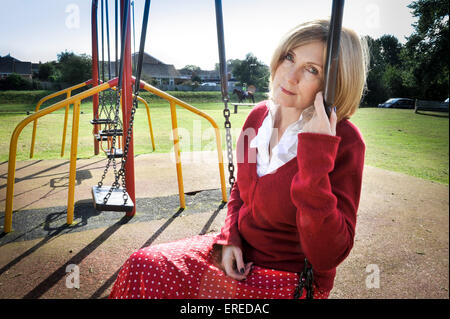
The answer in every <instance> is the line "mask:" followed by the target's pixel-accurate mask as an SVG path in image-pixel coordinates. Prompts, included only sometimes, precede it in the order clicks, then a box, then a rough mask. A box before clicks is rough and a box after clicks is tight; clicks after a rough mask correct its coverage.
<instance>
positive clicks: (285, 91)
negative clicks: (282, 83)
mask: <svg viewBox="0 0 450 319" xmlns="http://www.w3.org/2000/svg"><path fill="white" fill-rule="evenodd" d="M281 91H283V92H284V93H286V94H287V95H295V93H292V92H291V91H288V90H286V89H285V88H284V87H281Z"/></svg>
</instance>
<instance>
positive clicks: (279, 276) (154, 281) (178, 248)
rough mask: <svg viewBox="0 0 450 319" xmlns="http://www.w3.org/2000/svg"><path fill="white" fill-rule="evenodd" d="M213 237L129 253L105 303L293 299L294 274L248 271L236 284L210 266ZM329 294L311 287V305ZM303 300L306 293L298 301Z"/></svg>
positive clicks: (295, 279)
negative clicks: (109, 301)
mask: <svg viewBox="0 0 450 319" xmlns="http://www.w3.org/2000/svg"><path fill="white" fill-rule="evenodd" d="M214 237H215V236H214V235H199V236H194V237H190V238H187V239H182V240H179V241H175V242H171V243H166V244H160V245H154V246H150V247H146V248H143V249H140V250H138V251H136V252H134V253H133V254H132V255H131V256H130V257H129V258H128V260H127V261H126V262H125V263H124V265H123V266H122V268H121V270H120V272H119V275H118V277H117V279H116V282H115V283H114V286H113V289H112V291H111V294H110V296H109V297H110V298H117V299H139V298H141V299H292V298H293V295H294V289H295V287H296V285H297V283H298V274H296V273H292V272H286V271H279V270H274V269H266V268H262V267H259V266H253V269H252V271H251V272H250V274H249V275H248V276H247V279H246V280H243V281H237V280H234V279H232V278H230V277H228V276H227V275H225V274H224V273H223V272H222V270H220V269H219V268H218V267H216V266H215V265H214V264H213V263H212V246H213V243H214ZM328 295H329V292H328V291H322V290H320V289H317V287H314V299H326V298H328ZM305 297H306V291H304V292H303V295H302V297H301V298H300V299H304V298H305Z"/></svg>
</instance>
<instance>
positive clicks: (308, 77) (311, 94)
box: [272, 41, 324, 111]
mask: <svg viewBox="0 0 450 319" xmlns="http://www.w3.org/2000/svg"><path fill="white" fill-rule="evenodd" d="M323 51H324V43H323V42H319V41H317V42H312V43H309V44H305V45H302V46H300V47H297V48H295V49H293V50H291V51H289V52H288V53H287V54H286V56H285V57H283V61H282V62H281V64H280V65H279V66H278V68H277V69H276V71H275V75H274V77H273V81H272V93H273V94H272V98H273V100H274V102H275V103H276V104H280V105H281V107H292V108H298V109H299V110H302V111H303V110H304V109H306V108H307V107H309V106H311V105H313V103H314V99H315V96H316V93H317V92H319V91H320V90H321V89H322V83H323V72H324V70H323V65H322V61H323Z"/></svg>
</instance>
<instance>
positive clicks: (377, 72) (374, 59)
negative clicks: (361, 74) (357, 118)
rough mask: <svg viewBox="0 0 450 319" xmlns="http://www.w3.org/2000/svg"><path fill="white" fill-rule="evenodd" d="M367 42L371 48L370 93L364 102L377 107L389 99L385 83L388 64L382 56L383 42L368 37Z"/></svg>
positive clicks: (368, 87) (368, 85)
mask: <svg viewBox="0 0 450 319" xmlns="http://www.w3.org/2000/svg"><path fill="white" fill-rule="evenodd" d="M366 41H367V45H368V47H369V54H370V66H369V74H368V76H367V89H368V92H367V93H366V95H365V96H364V100H363V102H364V103H365V104H368V105H377V104H378V103H381V102H383V101H385V100H386V99H387V98H388V97H389V95H388V93H387V92H386V87H385V85H384V82H383V74H384V70H385V68H386V63H385V59H384V58H383V55H382V50H381V42H380V41H379V40H378V39H373V38H371V37H370V36H366Z"/></svg>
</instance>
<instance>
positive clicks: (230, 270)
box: [223, 259, 245, 280]
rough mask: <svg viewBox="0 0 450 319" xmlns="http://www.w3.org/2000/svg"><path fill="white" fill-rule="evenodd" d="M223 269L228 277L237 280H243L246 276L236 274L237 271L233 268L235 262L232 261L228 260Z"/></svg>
mask: <svg viewBox="0 0 450 319" xmlns="http://www.w3.org/2000/svg"><path fill="white" fill-rule="evenodd" d="M223 267H224V268H225V273H226V274H227V276H228V277H231V278H233V279H236V280H242V279H244V278H245V276H243V275H240V274H238V273H237V272H236V270H235V269H234V267H233V261H232V260H228V259H227V260H226V261H224V263H223Z"/></svg>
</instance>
